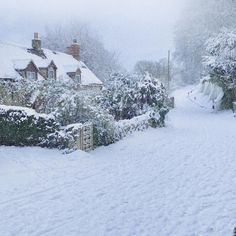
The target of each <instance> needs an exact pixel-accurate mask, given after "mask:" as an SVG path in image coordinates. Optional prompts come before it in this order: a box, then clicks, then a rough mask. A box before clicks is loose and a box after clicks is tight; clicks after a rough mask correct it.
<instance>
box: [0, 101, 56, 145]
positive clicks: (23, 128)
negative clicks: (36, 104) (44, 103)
mask: <svg viewBox="0 0 236 236" xmlns="http://www.w3.org/2000/svg"><path fill="white" fill-rule="evenodd" d="M58 128H59V125H58V123H57V122H56V121H55V119H54V118H53V117H52V116H48V115H44V114H39V113H36V112H35V111H34V110H32V109H28V108H23V107H11V106H4V105H1V106H0V144H1V145H16V146H34V145H39V144H40V143H41V142H42V141H43V140H44V139H46V138H47V135H48V134H50V133H54V132H55V131H56V130H57V129H58Z"/></svg>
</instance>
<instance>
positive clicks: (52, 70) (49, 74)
mask: <svg viewBox="0 0 236 236" xmlns="http://www.w3.org/2000/svg"><path fill="white" fill-rule="evenodd" d="M48 78H49V79H54V78H55V72H54V69H53V68H52V67H50V68H49V69H48Z"/></svg>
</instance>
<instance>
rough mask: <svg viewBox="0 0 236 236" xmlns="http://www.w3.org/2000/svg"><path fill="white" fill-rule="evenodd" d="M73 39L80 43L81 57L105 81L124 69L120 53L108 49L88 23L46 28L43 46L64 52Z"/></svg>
mask: <svg viewBox="0 0 236 236" xmlns="http://www.w3.org/2000/svg"><path fill="white" fill-rule="evenodd" d="M73 39H77V41H78V42H79V44H80V47H81V52H80V57H81V60H82V61H83V62H85V64H86V65H87V66H88V67H89V68H90V69H91V70H92V71H93V72H94V73H95V74H96V75H97V76H98V77H99V78H100V79H101V80H102V81H103V82H109V78H110V74H111V73H113V72H116V71H119V70H122V68H121V66H120V63H119V60H118V55H117V53H115V52H111V51H108V50H107V49H106V48H105V47H104V45H103V43H102V41H101V40H100V38H99V37H98V36H97V34H96V33H95V32H94V31H93V30H92V29H91V28H89V27H88V25H84V24H79V23H77V22H73V23H71V24H66V25H60V26H51V27H47V28H46V33H45V35H44V37H43V46H44V47H46V48H49V49H51V50H55V51H61V52H64V51H65V49H66V47H68V46H69V45H70V44H71V43H72V41H73Z"/></svg>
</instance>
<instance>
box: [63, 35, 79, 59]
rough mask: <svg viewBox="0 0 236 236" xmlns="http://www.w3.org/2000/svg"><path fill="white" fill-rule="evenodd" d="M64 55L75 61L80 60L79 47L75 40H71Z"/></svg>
mask: <svg viewBox="0 0 236 236" xmlns="http://www.w3.org/2000/svg"><path fill="white" fill-rule="evenodd" d="M66 53H67V54H69V55H71V56H73V57H74V58H75V59H76V60H78V61H79V60H80V45H79V44H78V42H77V40H76V39H74V40H73V43H72V44H71V46H70V47H67V48H66Z"/></svg>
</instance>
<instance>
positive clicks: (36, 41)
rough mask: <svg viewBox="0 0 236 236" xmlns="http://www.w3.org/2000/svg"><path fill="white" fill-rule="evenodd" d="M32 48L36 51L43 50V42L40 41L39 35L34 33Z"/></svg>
mask: <svg viewBox="0 0 236 236" xmlns="http://www.w3.org/2000/svg"><path fill="white" fill-rule="evenodd" d="M32 48H33V49H34V50H36V51H40V50H41V40H40V39H39V34H38V33H34V38H33V40H32Z"/></svg>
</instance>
